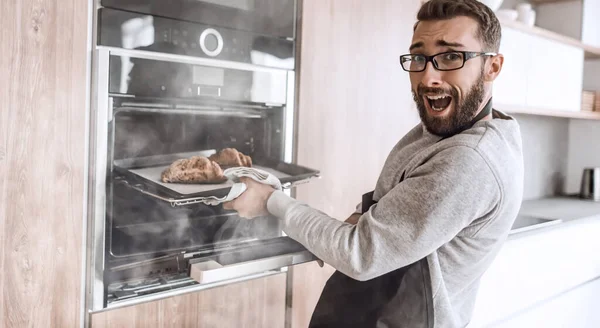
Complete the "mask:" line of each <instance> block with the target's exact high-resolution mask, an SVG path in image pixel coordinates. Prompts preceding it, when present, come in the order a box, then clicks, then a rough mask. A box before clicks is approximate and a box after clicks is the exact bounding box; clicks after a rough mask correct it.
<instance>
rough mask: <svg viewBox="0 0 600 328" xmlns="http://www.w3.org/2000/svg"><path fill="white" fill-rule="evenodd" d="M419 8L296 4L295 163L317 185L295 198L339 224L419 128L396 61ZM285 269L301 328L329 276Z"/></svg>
mask: <svg viewBox="0 0 600 328" xmlns="http://www.w3.org/2000/svg"><path fill="white" fill-rule="evenodd" d="M419 4H420V1H419V0H373V1H359V0H351V1H349V0H304V1H303V10H302V16H303V17H302V22H301V24H302V26H301V33H302V34H301V59H300V60H301V65H300V73H299V79H300V85H299V103H298V116H299V117H298V140H297V142H298V152H297V161H298V163H299V164H301V165H306V166H308V167H315V168H318V169H320V170H321V172H322V178H321V179H319V180H317V181H313V182H311V183H310V184H306V185H302V186H299V187H298V188H297V194H296V196H297V198H298V199H300V200H301V201H304V202H306V203H308V204H310V205H311V206H313V207H315V208H318V209H320V210H322V211H323V212H325V213H327V214H329V215H332V216H333V217H336V218H338V219H345V218H346V217H348V216H349V215H350V214H351V213H352V212H353V211H354V208H355V206H356V204H357V203H358V202H360V200H361V195H362V194H363V193H366V192H369V191H371V190H373V189H374V187H375V183H376V180H377V177H378V176H379V173H380V171H381V168H382V167H383V164H384V161H385V159H386V157H387V155H388V153H389V151H390V150H391V149H392V147H393V146H394V145H395V144H396V143H397V142H398V141H399V140H400V138H401V137H402V136H403V135H404V134H406V133H407V132H408V131H409V130H410V129H411V128H412V127H414V126H415V125H416V124H417V123H418V122H419V115H418V112H417V109H416V106H415V105H414V102H413V100H412V95H411V92H410V81H409V77H408V73H406V72H404V71H403V70H402V68H401V67H400V64H399V60H398V57H399V55H401V54H403V53H407V52H408V47H409V46H410V41H411V39H412V28H413V24H414V22H415V20H416V12H417V10H418V7H419ZM292 270H293V281H294V283H293V299H292V323H293V325H292V326H293V327H294V328H304V327H306V326H307V325H308V322H309V320H310V317H311V315H312V312H313V309H314V306H315V305H316V302H317V300H318V297H319V295H320V293H321V290H322V288H323V286H324V283H325V281H326V280H327V278H328V277H329V276H330V275H331V273H332V270H331V268H320V267H318V266H317V265H316V264H314V263H313V264H307V265H303V266H297V267H294V268H293V269H292Z"/></svg>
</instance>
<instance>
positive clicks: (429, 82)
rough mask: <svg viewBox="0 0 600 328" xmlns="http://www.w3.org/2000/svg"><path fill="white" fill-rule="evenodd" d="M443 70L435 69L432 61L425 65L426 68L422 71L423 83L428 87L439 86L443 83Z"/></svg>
mask: <svg viewBox="0 0 600 328" xmlns="http://www.w3.org/2000/svg"><path fill="white" fill-rule="evenodd" d="M441 73H442V72H440V71H438V70H437V69H435V67H434V66H433V63H432V62H428V63H427V64H426V65H425V70H424V71H423V72H422V73H421V74H422V75H421V84H422V85H424V86H426V87H439V86H440V85H442V74H441Z"/></svg>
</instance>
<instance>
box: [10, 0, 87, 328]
mask: <svg viewBox="0 0 600 328" xmlns="http://www.w3.org/2000/svg"><path fill="white" fill-rule="evenodd" d="M0 17H1V18H0V35H1V37H0V54H1V56H0V76H1V77H2V81H1V82H0V106H1V107H0V109H1V110H0V321H1V326H2V327H75V326H78V325H79V323H80V319H81V315H80V310H81V303H80V300H81V297H80V294H81V281H82V280H81V277H82V258H83V257H82V256H83V254H82V247H81V246H82V236H83V233H82V229H83V225H82V224H83V220H84V216H83V204H84V190H83V187H84V178H85V177H84V162H85V154H84V147H85V112H86V107H85V105H86V68H87V66H86V65H87V41H88V40H87V19H88V1H85V0H18V1H17V0H2V1H0Z"/></svg>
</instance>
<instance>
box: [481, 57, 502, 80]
mask: <svg viewBox="0 0 600 328" xmlns="http://www.w3.org/2000/svg"><path fill="white" fill-rule="evenodd" d="M503 64H504V56H503V55H502V54H497V55H496V56H493V57H490V58H488V60H487V63H486V65H485V81H486V82H492V81H494V80H495V79H496V77H498V74H500V71H501V70H502V65H503Z"/></svg>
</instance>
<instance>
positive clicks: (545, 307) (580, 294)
mask: <svg viewBox="0 0 600 328" xmlns="http://www.w3.org/2000/svg"><path fill="white" fill-rule="evenodd" d="M598 304H600V279H597V280H594V281H591V282H588V283H586V284H583V285H581V286H579V287H577V288H575V289H573V290H571V291H568V292H566V293H564V294H562V295H559V296H557V297H556V298H553V299H551V300H549V301H546V302H543V303H541V304H539V305H537V306H535V307H533V308H531V309H528V310H526V311H524V312H522V313H520V314H519V315H517V316H515V317H513V318H511V319H509V320H506V321H503V322H501V323H499V324H497V325H494V326H493V327H494V328H531V327H544V328H570V327H577V328H597V327H600V311H598Z"/></svg>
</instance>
